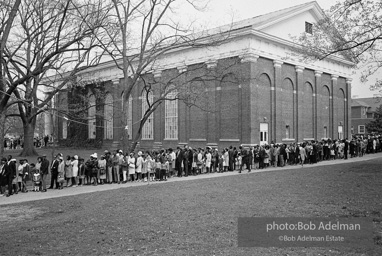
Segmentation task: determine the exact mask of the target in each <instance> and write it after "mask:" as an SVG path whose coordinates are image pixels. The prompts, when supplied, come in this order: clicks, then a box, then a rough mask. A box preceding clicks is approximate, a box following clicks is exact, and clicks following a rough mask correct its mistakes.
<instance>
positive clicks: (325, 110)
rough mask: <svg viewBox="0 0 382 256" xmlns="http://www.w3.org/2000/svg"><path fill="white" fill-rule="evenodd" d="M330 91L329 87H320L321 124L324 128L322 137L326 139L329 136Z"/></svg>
mask: <svg viewBox="0 0 382 256" xmlns="http://www.w3.org/2000/svg"><path fill="white" fill-rule="evenodd" d="M330 111H331V109H330V90H329V87H328V86H326V85H324V86H323V87H322V99H321V113H320V114H321V122H322V124H323V126H324V132H323V137H324V138H328V137H329V136H330V135H329V134H330V132H331V131H330V129H329V128H330V126H329V125H330Z"/></svg>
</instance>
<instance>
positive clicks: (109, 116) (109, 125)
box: [103, 93, 114, 140]
mask: <svg viewBox="0 0 382 256" xmlns="http://www.w3.org/2000/svg"><path fill="white" fill-rule="evenodd" d="M113 121H114V112H113V96H111V94H110V93H108V94H107V95H106V97H105V107H104V125H103V126H104V138H105V139H107V140H112V139H113Z"/></svg>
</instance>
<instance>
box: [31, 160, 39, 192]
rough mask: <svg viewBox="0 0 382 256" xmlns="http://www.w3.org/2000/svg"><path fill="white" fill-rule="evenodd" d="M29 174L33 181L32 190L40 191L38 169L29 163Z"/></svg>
mask: <svg viewBox="0 0 382 256" xmlns="http://www.w3.org/2000/svg"><path fill="white" fill-rule="evenodd" d="M30 167H31V175H32V181H33V191H35V192H38V191H40V182H41V174H40V170H39V169H37V168H36V166H35V164H33V163H31V165H30Z"/></svg>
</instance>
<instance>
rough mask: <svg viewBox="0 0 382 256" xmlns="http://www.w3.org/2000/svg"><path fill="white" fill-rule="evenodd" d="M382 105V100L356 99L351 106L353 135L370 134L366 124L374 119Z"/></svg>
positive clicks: (377, 98) (374, 98) (375, 98)
mask: <svg viewBox="0 0 382 256" xmlns="http://www.w3.org/2000/svg"><path fill="white" fill-rule="evenodd" d="M381 104H382V98H380V97H371V98H356V99H352V104H351V133H352V134H368V133H369V132H368V131H367V130H366V124H367V123H369V122H370V121H372V120H373V119H374V114H375V111H376V109H377V108H378V107H379V106H380V105H381Z"/></svg>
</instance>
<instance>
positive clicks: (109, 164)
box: [104, 150, 113, 184]
mask: <svg viewBox="0 0 382 256" xmlns="http://www.w3.org/2000/svg"><path fill="white" fill-rule="evenodd" d="M104 155H105V160H106V183H108V184H112V183H113V158H112V157H111V153H110V152H109V150H105V152H104Z"/></svg>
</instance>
